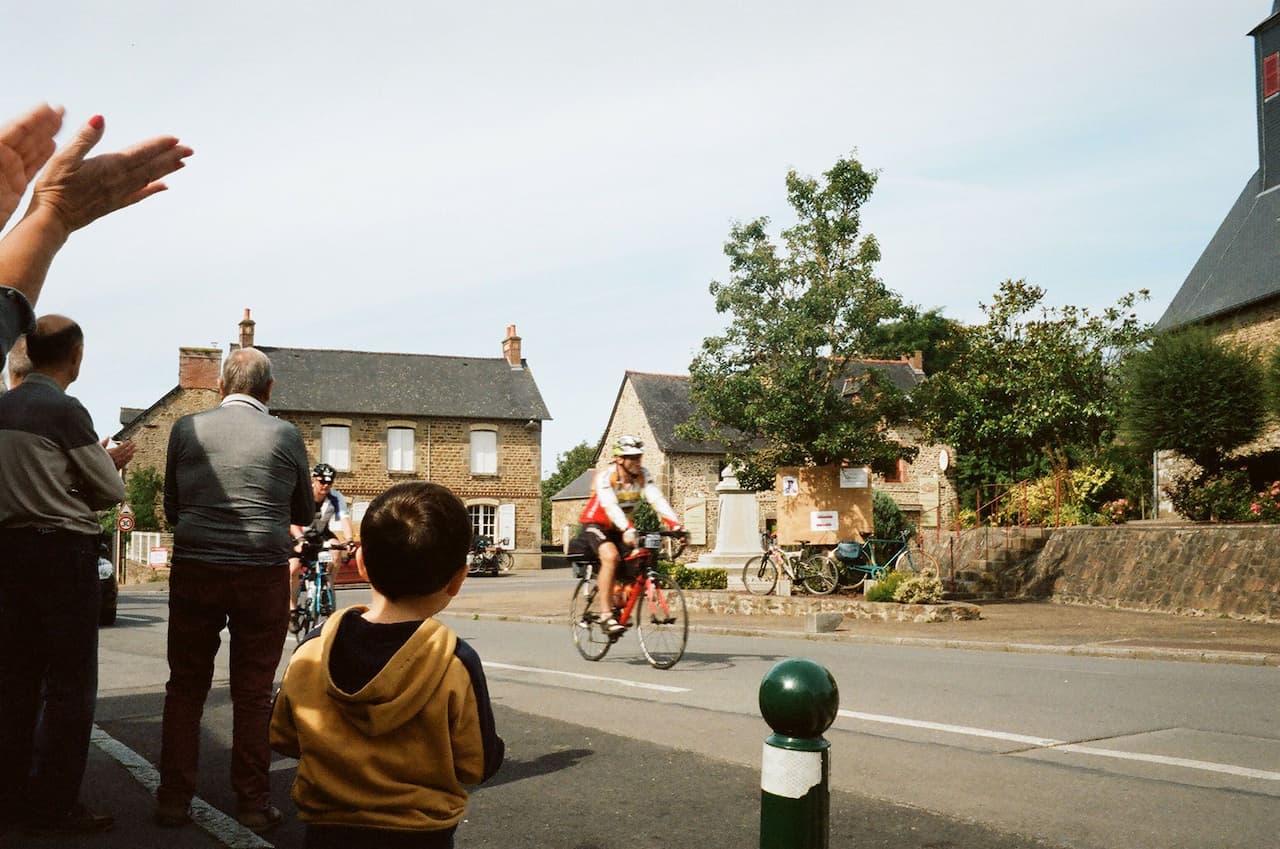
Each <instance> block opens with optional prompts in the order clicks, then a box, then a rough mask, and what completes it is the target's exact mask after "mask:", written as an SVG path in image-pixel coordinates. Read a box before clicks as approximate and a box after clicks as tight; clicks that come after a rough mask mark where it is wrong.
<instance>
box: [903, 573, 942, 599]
mask: <svg viewBox="0 0 1280 849" xmlns="http://www.w3.org/2000/svg"><path fill="white" fill-rule="evenodd" d="M893 600H894V601H896V602H900V603H901V604H937V603H938V602H940V601H942V580H941V579H940V578H939V577H938V576H937V575H934V574H931V573H926V574H920V575H912V576H911V577H909V578H907V579H905V580H904V581H902V583H900V584H898V587H897V589H895V590H894V591H893Z"/></svg>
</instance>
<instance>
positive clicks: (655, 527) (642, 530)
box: [631, 501, 662, 534]
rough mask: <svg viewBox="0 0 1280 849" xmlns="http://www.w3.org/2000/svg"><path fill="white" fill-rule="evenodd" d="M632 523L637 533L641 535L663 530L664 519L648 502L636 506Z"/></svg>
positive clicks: (632, 515)
mask: <svg viewBox="0 0 1280 849" xmlns="http://www.w3.org/2000/svg"><path fill="white" fill-rule="evenodd" d="M631 523H632V524H633V525H635V526H636V533H639V534H647V533H652V532H654V531H659V530H662V518H661V517H660V516H658V511H657V510H654V509H653V507H651V506H650V505H649V502H648V501H641V502H640V503H639V504H637V505H636V509H635V512H633V513H632V514H631Z"/></svg>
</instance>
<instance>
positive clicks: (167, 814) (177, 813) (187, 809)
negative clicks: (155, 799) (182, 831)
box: [155, 801, 191, 828]
mask: <svg viewBox="0 0 1280 849" xmlns="http://www.w3.org/2000/svg"><path fill="white" fill-rule="evenodd" d="M155 821H156V825H158V826H160V827H161V828H181V827H182V826H184V825H186V824H187V823H189V822H191V805H190V803H188V802H180V801H169V802H161V803H160V804H158V805H156V814H155Z"/></svg>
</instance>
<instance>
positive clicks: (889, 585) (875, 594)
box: [866, 572, 907, 601]
mask: <svg viewBox="0 0 1280 849" xmlns="http://www.w3.org/2000/svg"><path fill="white" fill-rule="evenodd" d="M906 578H907V576H906V575H905V574H904V573H902V572H890V573H889V574H887V575H885V576H884V578H882V579H881V580H879V581H877V582H876V585H875V586H874V587H872V588H871V589H870V590H868V591H867V597H866V598H867V601H893V600H894V599H893V593H894V591H895V590H897V589H898V585H899V584H901V583H902V582H903V581H905V580H906Z"/></svg>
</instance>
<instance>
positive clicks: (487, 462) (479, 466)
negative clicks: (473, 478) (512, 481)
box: [471, 427, 498, 475]
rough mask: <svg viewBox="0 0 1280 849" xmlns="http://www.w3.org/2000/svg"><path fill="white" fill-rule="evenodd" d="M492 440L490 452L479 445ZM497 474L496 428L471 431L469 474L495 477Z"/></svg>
mask: <svg viewBox="0 0 1280 849" xmlns="http://www.w3.org/2000/svg"><path fill="white" fill-rule="evenodd" d="M482 436H483V437H484V439H483V441H484V442H489V441H490V440H492V450H491V451H489V450H486V449H488V448H490V446H488V445H481V442H482V438H481V437H482ZM497 473H498V431H497V429H496V428H487V427H486V428H475V429H474V430H472V431H471V474H473V475H496V474H497Z"/></svg>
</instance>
